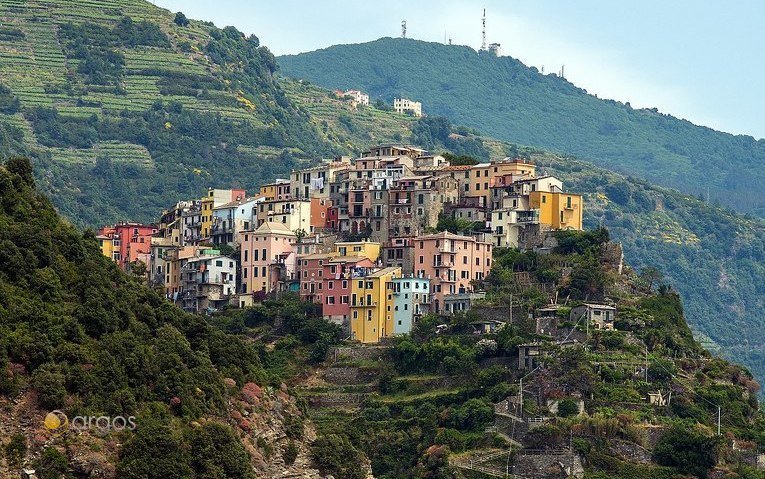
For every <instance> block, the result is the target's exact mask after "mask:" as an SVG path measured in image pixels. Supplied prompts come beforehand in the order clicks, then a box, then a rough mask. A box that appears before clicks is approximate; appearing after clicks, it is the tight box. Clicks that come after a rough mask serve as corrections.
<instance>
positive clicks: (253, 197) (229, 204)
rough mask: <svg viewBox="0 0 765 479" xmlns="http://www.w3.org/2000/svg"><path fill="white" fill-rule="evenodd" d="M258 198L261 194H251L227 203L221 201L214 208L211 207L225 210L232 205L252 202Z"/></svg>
mask: <svg viewBox="0 0 765 479" xmlns="http://www.w3.org/2000/svg"><path fill="white" fill-rule="evenodd" d="M258 198H262V196H260V195H258V196H251V197H249V198H244V199H241V200H235V201H229V202H228V203H223V204H222V205H220V206H216V207H215V208H213V210H225V209H227V208H234V207H237V206H240V205H244V204H247V203H252V202H253V201H256V200H257V199H258Z"/></svg>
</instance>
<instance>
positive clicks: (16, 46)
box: [0, 0, 265, 167]
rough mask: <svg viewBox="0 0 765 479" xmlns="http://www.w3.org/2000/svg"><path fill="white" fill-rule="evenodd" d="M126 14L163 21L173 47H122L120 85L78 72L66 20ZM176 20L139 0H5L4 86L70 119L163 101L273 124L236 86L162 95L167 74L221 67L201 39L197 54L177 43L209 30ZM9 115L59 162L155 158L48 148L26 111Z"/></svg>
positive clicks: (122, 151) (28, 103) (140, 151)
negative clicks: (64, 39)
mask: <svg viewBox="0 0 765 479" xmlns="http://www.w3.org/2000/svg"><path fill="white" fill-rule="evenodd" d="M124 16H129V17H130V18H131V19H132V20H133V21H134V22H138V21H141V20H148V21H151V22H153V23H156V24H159V25H160V28H161V29H162V31H163V32H164V33H165V34H166V35H167V36H168V38H169V39H170V41H171V43H172V46H171V47H170V48H157V47H141V46H139V47H134V48H124V49H122V50H121V51H120V53H122V55H123V56H124V62H125V65H124V76H123V77H122V79H121V83H120V85H119V88H117V89H115V88H109V87H100V86H94V85H87V84H84V83H83V82H82V79H81V78H80V77H79V75H78V74H77V69H78V66H79V63H80V60H78V59H74V58H67V56H66V53H65V52H64V50H63V48H62V45H61V42H60V39H59V35H58V31H59V26H60V25H61V24H64V23H68V22H71V23H72V24H81V23H83V22H90V23H96V24H100V25H104V26H112V25H115V24H116V23H117V22H119V21H120V19H121V18H123V17H124ZM172 20H173V14H172V13H170V12H167V11H166V10H163V9H159V8H155V7H153V6H152V5H150V4H148V3H147V2H142V1H139V0H76V1H72V0H26V1H25V0H0V24H1V26H0V84H4V85H6V86H7V87H9V88H10V89H11V91H12V92H13V94H14V95H16V96H17V97H18V98H19V101H20V104H21V107H22V109H24V108H34V107H46V108H56V109H57V110H58V112H59V113H60V114H61V115H63V116H66V117H73V118H88V117H90V116H91V115H94V114H95V115H119V114H120V113H121V112H123V111H129V112H141V111H145V110H147V109H149V108H151V107H152V105H153V104H154V103H155V102H156V101H157V100H162V101H164V102H171V101H172V102H178V103H180V104H181V105H182V106H183V107H184V108H187V109H190V110H193V111H199V112H216V113H219V114H220V115H221V116H222V117H223V118H228V119H232V120H236V121H246V122H249V123H251V124H253V125H254V126H265V122H264V120H263V119H262V118H260V112H259V111H258V108H257V105H255V108H254V109H252V108H248V107H247V105H245V104H243V103H242V102H239V101H237V94H236V93H235V92H232V91H228V90H220V91H216V90H210V91H205V96H204V98H198V97H196V96H191V95H176V94H166V95H163V94H162V89H161V88H160V86H159V85H158V82H161V81H162V80H163V79H165V78H168V77H169V78H172V77H173V76H174V75H177V74H183V75H198V76H200V77H208V76H209V75H211V74H212V72H213V71H214V70H215V65H213V64H212V63H211V62H210V61H209V59H208V58H207V57H206V56H205V55H203V54H202V53H201V47H202V45H201V44H193V45H192V47H191V48H190V51H189V52H182V51H180V50H179V49H177V48H176V45H175V43H176V42H178V41H185V42H188V39H190V38H191V39H204V38H206V37H207V36H208V35H209V33H208V31H207V30H206V29H205V27H204V26H203V25H201V24H199V23H197V22H193V23H192V24H191V25H189V26H188V27H179V26H177V25H175V24H174V23H173V21H172ZM168 83H172V79H171V80H170V81H169V82H168ZM73 85H74V88H72V86H73ZM3 118H4V119H5V120H7V121H8V122H9V123H11V124H13V125H15V126H18V127H20V128H21V129H22V131H23V132H24V143H25V144H26V145H27V146H28V147H30V148H31V149H33V150H36V151H40V152H46V153H50V154H51V155H52V158H53V159H54V160H55V161H60V162H63V163H67V164H71V163H78V164H88V163H92V162H93V161H95V159H96V158H98V157H101V156H108V157H109V158H111V159H112V160H113V161H115V162H118V163H123V162H132V163H135V164H137V165H139V166H144V167H149V166H151V165H152V164H153V162H152V161H151V157H150V155H149V152H148V151H147V150H146V149H145V148H143V147H138V146H137V145H129V144H109V143H105V144H100V145H99V146H98V147H96V148H93V149H87V150H82V149H71V148H48V147H44V146H42V145H39V144H38V143H37V141H36V138H35V135H34V131H33V129H32V128H31V127H30V125H29V123H28V122H26V121H25V120H24V118H23V116H22V115H21V114H14V115H12V116H8V115H3ZM253 149H256V147H253Z"/></svg>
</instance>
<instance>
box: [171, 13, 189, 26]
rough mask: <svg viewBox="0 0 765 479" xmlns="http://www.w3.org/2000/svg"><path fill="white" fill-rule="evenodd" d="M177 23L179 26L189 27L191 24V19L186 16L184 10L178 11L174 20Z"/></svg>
mask: <svg viewBox="0 0 765 479" xmlns="http://www.w3.org/2000/svg"><path fill="white" fill-rule="evenodd" d="M173 22H175V24H176V25H178V26H179V27H188V26H189V19H188V18H186V15H184V14H183V12H178V13H176V14H175V20H173Z"/></svg>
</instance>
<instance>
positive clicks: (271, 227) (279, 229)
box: [255, 221, 295, 236]
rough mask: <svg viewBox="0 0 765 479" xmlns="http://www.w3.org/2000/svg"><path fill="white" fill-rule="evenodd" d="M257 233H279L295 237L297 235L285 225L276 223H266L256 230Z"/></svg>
mask: <svg viewBox="0 0 765 479" xmlns="http://www.w3.org/2000/svg"><path fill="white" fill-rule="evenodd" d="M255 231H256V232H257V233H278V234H283V235H288V236H295V233H294V232H293V231H291V230H290V229H289V228H287V226H285V225H284V223H277V222H275V221H266V222H265V223H263V224H262V225H260V226H258V229H256V230H255Z"/></svg>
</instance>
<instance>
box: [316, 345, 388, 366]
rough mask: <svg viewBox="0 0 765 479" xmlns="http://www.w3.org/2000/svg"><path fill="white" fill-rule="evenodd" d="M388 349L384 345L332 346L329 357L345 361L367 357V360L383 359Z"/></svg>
mask: <svg viewBox="0 0 765 479" xmlns="http://www.w3.org/2000/svg"><path fill="white" fill-rule="evenodd" d="M387 350H388V348H386V347H383V346H350V347H340V348H332V350H331V351H330V353H329V355H330V356H329V357H330V358H332V359H333V361H335V362H337V361H343V360H359V359H366V360H376V359H381V358H382V357H383V356H384V355H385V352H386V351H387Z"/></svg>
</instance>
